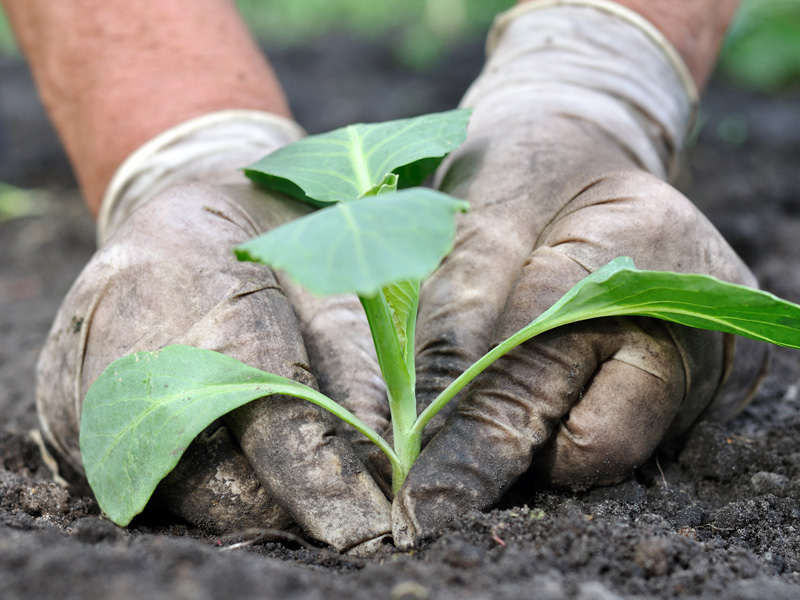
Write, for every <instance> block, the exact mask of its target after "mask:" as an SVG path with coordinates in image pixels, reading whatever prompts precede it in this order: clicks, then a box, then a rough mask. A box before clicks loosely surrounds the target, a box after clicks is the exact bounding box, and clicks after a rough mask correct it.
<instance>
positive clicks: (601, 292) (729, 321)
mask: <svg viewBox="0 0 800 600" xmlns="http://www.w3.org/2000/svg"><path fill="white" fill-rule="evenodd" d="M626 315H627V316H641V317H655V318H658V319H663V320H666V321H672V322H674V323H679V324H681V325H688V326H690V327H697V328H700V329H710V330H713V331H724V332H726V333H733V334H736V335H741V336H744V337H749V338H752V339H755V340H761V341H765V342H770V343H772V344H777V345H779V346H787V347H789V348H800V305H797V304H794V303H792V302H788V301H786V300H782V299H780V298H778V297H777V296H774V295H773V294H770V293H768V292H763V291H760V290H755V289H752V288H748V287H745V286H741V285H736V284H733V283H727V282H724V281H720V280H719V279H716V278H714V277H710V276H708V275H696V274H686V273H672V272H668V271H640V270H638V269H636V267H635V266H634V264H633V261H632V260H631V259H630V258H628V257H620V258H617V259H614V260H613V261H611V262H610V263H608V264H607V265H605V266H604V267H602V268H600V269H598V270H597V271H595V272H594V273H592V274H591V275H589V276H588V277H586V278H584V279H582V280H581V281H579V282H578V283H577V284H575V286H574V287H573V288H572V289H571V290H570V291H568V292H567V293H566V294H564V296H562V297H561V298H560V299H559V300H558V302H556V303H555V304H554V305H553V306H551V307H550V308H549V309H548V310H546V311H545V312H543V313H542V314H541V315H540V316H539V317H538V318H537V319H536V320H534V321H533V322H532V323H530V324H529V325H527V326H526V327H524V328H522V329H521V330H520V331H518V332H517V333H515V334H514V335H512V336H511V337H510V338H508V339H507V340H505V341H504V342H502V343H500V344H498V345H497V346H496V347H495V348H493V349H492V350H491V351H490V352H488V353H487V354H485V355H484V356H483V357H482V358H481V359H479V360H478V361H477V362H476V363H475V364H473V365H472V366H471V367H469V368H468V369H467V370H466V371H465V372H464V373H462V374H461V375H460V376H459V377H458V378H456V380H455V381H453V383H451V384H450V385H449V386H448V387H447V388H446V389H445V390H444V391H443V392H442V393H441V394H440V395H439V396H438V397H437V398H436V400H434V402H432V403H431V404H430V405H429V406H428V408H426V409H425V411H423V413H422V414H421V415H420V416H419V419H418V420H417V423H416V424H415V426H414V427H415V429H417V430H419V431H421V430H422V428H424V427H425V425H426V424H427V423H428V422H429V421H430V419H431V418H432V417H433V416H434V415H435V414H436V413H437V412H439V410H441V409H442V407H443V406H444V405H445V404H447V402H449V401H450V400H451V399H452V398H453V397H455V395H456V394H457V393H458V392H459V391H460V390H462V389H463V388H464V386H466V385H467V384H468V383H469V382H470V381H472V380H473V379H474V378H475V377H477V375H478V374H479V373H481V372H482V371H483V370H484V369H486V367H488V366H489V365H490V364H491V363H493V362H494V361H496V360H497V359H499V358H500V357H502V356H503V355H504V354H506V353H507V352H509V351H510V350H512V349H513V348H515V347H517V346H519V345H520V344H522V343H524V342H526V341H527V340H529V339H531V338H533V337H534V336H537V335H539V334H540V333H544V332H545V331H549V330H550V329H554V328H556V327H560V326H561V325H567V324H569V323H575V322H578V321H585V320H587V319H596V318H601V317H614V316H626Z"/></svg>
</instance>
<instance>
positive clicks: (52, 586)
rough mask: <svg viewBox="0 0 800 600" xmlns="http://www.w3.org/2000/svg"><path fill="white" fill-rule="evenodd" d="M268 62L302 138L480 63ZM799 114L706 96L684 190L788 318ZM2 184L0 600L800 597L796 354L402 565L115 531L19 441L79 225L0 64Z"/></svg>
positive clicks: (797, 257)
mask: <svg viewBox="0 0 800 600" xmlns="http://www.w3.org/2000/svg"><path fill="white" fill-rule="evenodd" d="M271 55H272V57H273V60H274V62H275V64H276V68H277V70H278V72H279V74H280V75H281V77H282V79H283V81H284V82H285V84H286V87H287V89H288V92H289V95H290V97H291V98H292V101H293V103H294V106H295V109H296V113H297V116H298V119H299V120H300V121H301V122H302V123H303V124H305V125H306V126H307V127H308V129H309V130H311V131H320V130H324V129H329V128H331V127H335V126H339V125H342V124H344V123H347V122H351V121H354V120H377V119H386V118H395V117H401V116H407V115H411V114H418V113H422V112H428V111H433V110H440V109H446V108H449V107H451V106H452V105H453V104H455V102H456V101H457V99H458V98H459V97H460V95H461V93H463V90H464V89H465V87H466V86H467V85H468V83H469V81H470V80H471V78H472V77H474V75H475V74H476V72H477V70H478V69H479V67H480V61H481V50H480V47H479V46H478V45H474V46H469V47H465V48H462V49H460V50H458V51H456V52H455V53H454V54H453V55H452V56H450V57H448V58H447V59H446V60H445V61H444V62H443V63H442V64H441V65H439V67H437V68H436V69H435V70H432V71H431V72H429V73H422V74H419V73H409V72H405V71H403V69H402V68H401V67H399V66H398V65H396V64H395V63H394V60H393V57H392V56H391V55H390V54H389V53H387V52H384V51H382V50H380V49H376V48H374V47H363V46H360V45H359V44H357V43H354V42H352V41H350V40H346V39H330V40H326V41H325V42H324V43H323V42H320V43H319V44H318V45H317V46H315V47H312V48H308V49H306V50H303V51H294V52H277V53H271ZM798 100H800V98H798V96H797V94H795V95H794V96H792V95H791V94H790V95H788V96H787V97H785V98H783V99H778V100H774V99H773V100H769V99H766V98H762V97H756V96H751V95H747V94H744V93H741V92H736V91H733V90H726V89H725V88H723V87H722V86H720V85H719V84H718V85H716V86H715V87H713V88H712V90H711V91H710V93H709V95H708V96H707V100H706V109H707V110H706V111H705V114H706V125H705V128H704V130H703V133H702V134H701V135H700V138H699V141H698V143H697V145H696V147H695V148H694V150H693V151H692V152H691V154H690V157H689V165H688V168H687V170H686V174H685V175H684V179H683V182H682V187H683V188H684V189H685V190H686V191H687V193H688V194H689V195H690V196H691V197H692V198H694V199H695V200H696V202H697V203H698V204H699V206H700V207H701V208H702V209H703V210H704V211H705V212H706V214H707V215H708V216H709V217H710V218H711V220H712V221H714V222H715V223H716V224H717V226H718V227H719V228H720V229H721V231H722V232H723V234H724V235H725V236H726V237H727V238H728V239H729V240H730V241H731V243H732V244H733V245H734V246H735V248H736V249H737V251H738V252H739V253H740V254H741V255H742V256H743V257H744V259H745V260H746V261H747V262H748V263H749V264H750V265H751V267H752V268H753V269H754V271H755V272H756V273H757V275H758V276H759V277H760V279H761V281H762V284H763V285H764V287H766V288H767V289H769V290H771V291H773V292H775V293H777V294H779V295H781V296H783V297H785V298H788V299H791V300H793V301H795V302H800V243H798V241H800V169H798V165H800V102H798ZM732 127H733V130H734V132H735V133H736V136H734V137H735V140H734V141H736V142H737V144H739V145H737V146H734V145H730V144H731V140H732V138H731V135H730V131H731V128H732ZM726 132H727V133H726ZM725 139H727V140H728V143H727V144H726V143H725V142H724V141H723V140H725ZM0 180H6V181H11V182H14V183H17V184H19V185H25V186H35V187H39V188H44V189H45V190H47V192H46V193H44V194H43V195H42V196H41V197H40V199H39V200H40V202H39V205H38V208H40V209H41V210H40V211H34V212H38V213H40V214H30V215H28V216H23V217H20V218H17V219H14V220H10V221H5V222H2V223H0V256H2V257H3V258H2V260H1V261H0V381H2V387H0V414H2V424H0V461H1V462H0V598H3V599H5V600H11V599H13V598H57V599H59V600H67V599H71V598H99V597H113V598H135V597H142V598H170V599H172V598H223V597H236V598H241V599H246V598H270V597H276V598H328V597H345V596H346V597H348V598H349V599H351V600H357V599H359V598H376V597H378V598H391V599H393V600H400V599H424V598H441V599H444V598H487V599H489V598H490V599H499V598H542V599H557V598H579V599H582V600H590V599H591V600H606V599H609V600H610V599H614V598H632V597H636V598H673V597H682V598H720V597H723V598H732V599H742V600H744V599H754V600H760V599H762V598H770V599H776V600H777V599H782V598H786V599H788V598H798V597H800V502H798V498H799V497H800V392H799V391H798V386H799V385H800V354H798V353H797V352H796V351H788V350H782V349H776V350H775V352H774V354H773V362H772V370H771V372H770V375H769V376H768V378H767V380H766V382H765V384H764V386H763V388H762V390H761V392H760V393H759V395H758V397H757V398H756V400H755V401H754V403H753V404H752V406H751V407H750V408H749V409H747V411H746V412H745V413H744V414H743V415H741V416H740V417H738V418H737V419H736V420H735V421H733V422H731V423H727V424H725V425H717V424H703V425H700V426H698V427H697V428H695V430H694V431H693V432H692V433H691V434H690V435H689V436H688V439H687V440H686V441H685V444H683V445H682V446H679V447H676V448H673V449H669V450H665V451H661V452H660V453H659V455H658V456H657V457H655V458H654V459H652V460H651V461H650V462H649V463H648V464H646V465H645V466H644V467H643V468H641V469H640V470H639V472H638V473H637V474H636V476H635V477H634V478H632V479H631V480H629V481H626V482H624V483H623V484H621V485H618V486H615V487H609V488H602V489H596V490H593V491H590V492H587V493H584V494H579V495H573V494H562V493H540V494H538V495H534V496H528V497H517V496H515V495H514V494H511V495H510V496H509V498H508V499H507V501H506V503H505V505H504V506H503V507H501V508H499V509H496V510H493V511H491V512H489V513H486V514H482V513H477V512H476V513H473V514H469V515H467V516H466V517H465V518H463V519H461V520H460V521H459V522H458V523H457V524H456V525H455V526H454V528H452V529H451V530H450V531H448V532H446V533H445V534H444V535H442V536H441V537H440V538H439V539H437V540H435V541H433V542H431V543H429V544H428V545H426V546H424V547H423V548H422V549H421V550H419V551H417V552H413V553H394V554H387V556H384V557H383V558H379V559H372V560H360V559H350V558H346V557H342V556H339V555H337V554H335V553H333V552H331V551H329V550H326V549H320V548H315V547H312V546H307V545H306V544H305V543H300V542H298V541H296V540H290V539H283V540H280V539H277V538H274V537H273V538H268V539H266V540H261V541H259V542H257V543H254V544H252V545H249V546H245V547H237V548H232V547H231V545H232V544H234V543H236V542H240V541H242V540H244V539H246V536H242V537H239V538H236V539H234V540H228V539H218V538H211V537H209V536H207V535H205V534H204V533H202V532H200V531H198V530H195V529H191V528H188V527H186V526H184V525H181V524H178V523H163V522H161V523H159V522H156V521H153V520H152V519H151V520H150V521H144V520H140V521H139V522H138V523H135V524H134V525H133V526H131V527H130V528H128V529H121V528H118V527H116V526H115V525H113V524H112V523H110V522H109V521H107V520H104V519H103V518H102V517H101V516H100V515H99V510H98V508H97V505H96V504H95V502H94V501H93V500H92V499H91V498H90V497H85V496H82V495H81V494H80V493H78V492H76V491H75V490H67V489H64V488H62V487H60V486H58V485H56V484H55V483H53V481H52V480H51V478H50V475H49V472H48V470H47V468H46V467H45V465H44V464H43V462H42V459H41V456H40V453H39V451H38V448H37V446H36V444H35V442H34V441H33V438H32V437H31V435H30V434H29V432H30V431H31V430H33V429H35V428H36V426H37V424H36V416H35V410H34V405H33V403H34V400H33V399H34V393H33V371H34V365H35V362H36V356H37V353H38V351H39V348H40V346H41V344H42V341H43V340H44V337H45V334H46V332H47V329H48V328H49V325H50V322H51V320H52V318H53V316H54V314H55V312H56V310H57V308H58V305H59V302H60V300H61V298H62V296H63V295H64V294H65V292H66V290H67V289H68V287H69V285H70V284H71V282H72V280H73V279H74V278H75V276H76V275H77V273H78V271H79V270H80V268H81V267H82V265H83V264H84V263H85V262H86V261H87V260H88V258H89V256H90V254H91V253H92V251H93V225H92V223H91V221H90V219H89V217H88V216H87V214H86V213H85V211H84V209H83V208H82V205H81V200H80V198H79V196H78V195H77V193H76V192H74V191H73V190H74V184H73V182H72V179H71V176H70V175H69V171H68V167H67V165H66V162H65V160H64V158H63V155H62V154H61V151H60V150H59V149H58V146H57V143H56V141H55V138H54V136H53V134H52V131H51V130H50V129H49V127H48V126H47V124H46V123H45V121H44V117H43V114H42V112H41V108H40V107H38V105H37V102H36V100H35V96H34V92H33V89H32V86H31V84H30V80H29V78H28V75H27V73H26V71H25V69H24V67H23V66H22V65H19V64H16V63H13V62H6V63H0Z"/></svg>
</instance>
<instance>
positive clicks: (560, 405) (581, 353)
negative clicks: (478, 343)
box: [393, 247, 685, 544]
mask: <svg viewBox="0 0 800 600" xmlns="http://www.w3.org/2000/svg"><path fill="white" fill-rule="evenodd" d="M587 274H588V273H587V270H586V269H585V268H584V267H583V266H581V265H580V264H579V263H578V262H576V261H574V260H573V259H572V258H571V257H570V256H567V255H565V254H563V253H561V252H560V251H558V250H556V249H552V248H549V247H540V248H539V249H537V250H536V251H535V252H534V253H533V254H532V255H531V257H530V259H529V260H528V262H527V263H526V264H525V266H524V268H523V269H522V270H521V274H520V277H519V279H518V280H517V281H516V283H515V285H514V288H513V290H512V291H511V293H510V295H509V298H508V300H507V303H506V307H505V310H504V312H503V314H502V315H501V317H500V319H499V321H498V324H497V327H496V331H495V336H496V337H495V338H494V340H493V342H494V343H499V342H500V341H502V340H503V339H506V338H507V337H508V336H509V335H511V334H512V333H514V332H516V331H518V330H519V329H521V328H522V327H524V326H525V325H526V324H527V323H529V322H530V321H531V320H533V319H534V318H535V317H536V316H538V315H539V314H541V312H543V311H544V310H545V309H546V308H548V307H549V306H551V305H552V304H553V303H554V302H555V301H556V300H557V299H558V298H560V297H561V296H562V295H563V294H564V293H565V292H566V291H567V290H568V289H569V288H570V287H572V285H573V284H574V283H575V282H577V281H579V280H580V279H581V278H583V277H584V276H585V275H587ZM609 322H611V323H615V324H616V325H615V326H614V327H612V328H609V327H610V326H609V325H608V323H609ZM619 322H620V321H619V320H611V321H589V322H586V323H582V324H576V325H573V326H570V327H568V328H562V329H563V331H562V329H560V330H557V331H555V332H549V333H548V334H545V335H543V336H540V337H539V338H537V339H534V340H531V341H529V342H528V343H527V344H525V345H524V346H523V347H520V348H517V349H515V350H514V351H512V352H511V353H509V354H508V355H506V356H505V357H503V358H502V359H500V360H499V361H498V362H496V363H494V364H493V365H492V366H491V367H489V369H487V371H486V372H485V373H484V374H483V375H482V376H479V377H478V378H477V379H476V380H475V381H474V382H473V384H472V385H471V386H470V387H469V388H468V390H469V391H468V395H467V397H466V398H465V399H464V400H462V402H461V403H460V404H459V406H458V408H457V410H456V412H455V413H454V414H453V415H452V416H451V417H450V418H449V419H448V422H447V425H445V427H444V428H443V429H442V430H441V431H440V432H439V433H438V434H437V435H436V436H435V438H434V439H433V441H431V443H430V444H429V446H428V447H427V448H426V449H425V451H424V452H423V454H422V455H421V457H420V460H418V461H417V464H416V465H415V466H414V468H412V470H411V472H410V473H409V476H408V478H407V480H406V483H405V485H404V486H403V488H402V489H401V491H400V493H399V495H398V497H397V498H396V499H395V503H394V508H393V519H394V530H395V539H396V541H397V540H398V539H399V540H400V543H405V544H413V543H414V542H415V541H416V540H418V539H420V538H421V537H425V536H427V535H430V534H431V533H432V532H435V531H436V530H438V529H439V528H441V526H442V524H443V523H446V522H447V521H449V520H451V519H453V518H454V517H455V516H456V515H458V514H462V513H463V512H465V511H467V510H470V509H473V508H479V509H480V508H485V507H488V506H491V505H492V504H493V503H495V502H497V500H499V498H500V497H501V495H502V494H503V493H504V492H505V491H506V490H507V489H508V487H509V486H510V485H511V484H512V483H513V482H514V481H515V480H516V479H517V478H518V477H519V476H520V475H521V474H522V473H524V472H525V471H526V470H527V469H528V467H529V466H530V464H531V460H532V457H533V456H534V453H535V452H536V451H537V450H538V449H539V448H541V447H542V445H543V444H544V443H545V442H546V441H547V440H548V439H549V438H550V436H551V434H552V433H553V429H554V428H555V427H556V425H557V424H558V423H559V421H560V419H561V418H562V417H564V416H565V415H566V414H567V413H568V412H569V411H570V409H571V407H572V405H573V404H574V403H575V402H577V401H578V399H579V397H580V394H581V393H582V391H583V390H585V389H586V388H587V386H588V385H589V383H590V382H591V381H593V378H594V377H595V376H596V372H597V371H598V370H600V368H601V366H602V365H603V364H604V363H605V362H606V361H607V360H608V359H609V358H611V357H612V356H614V355H615V354H616V353H619V352H620V351H622V350H623V349H624V348H628V351H627V355H628V356H631V355H632V352H631V348H635V347H636V343H638V344H639V345H642V343H643V342H641V340H647V341H649V340H651V339H653V336H652V335H644V334H642V333H641V331H640V330H639V329H633V330H632V333H631V327H630V326H629V325H625V326H621V325H619V324H618V323H619ZM626 323H627V321H626ZM659 331H660V332H662V333H661V335H660V338H659V339H660V340H661V341H660V343H659V344H655V347H653V348H643V349H641V350H640V352H641V353H642V358H641V359H640V362H642V363H643V364H644V365H646V366H647V360H649V362H650V363H651V364H650V365H649V367H648V369H649V371H650V372H653V373H656V374H657V376H656V377H654V378H653V380H652V382H651V383H652V386H651V387H652V391H651V392H650V393H651V394H652V395H653V396H655V397H658V396H659V394H661V395H666V396H669V397H673V396H674V395H675V394H674V390H675V389H679V392H678V393H677V397H678V398H679V399H682V398H683V393H684V391H685V389H684V388H685V385H684V384H683V376H684V375H683V364H682V362H681V360H680V355H679V353H677V352H676V351H675V350H674V344H673V340H672V338H671V337H670V336H668V335H667V334H666V333H665V332H663V331H662V330H659ZM568 332H569V333H568ZM637 340H639V341H637ZM634 342H636V343H634ZM670 350H671V351H670ZM665 357H671V358H670V360H669V361H667V363H666V366H664V365H663V364H662V361H664V360H666V358H665ZM611 372H612V373H613V372H614V370H613V368H612V370H611ZM675 378H680V382H681V384H676V383H675ZM600 381H602V379H601V380H600ZM660 382H662V383H660ZM663 382H668V383H669V385H668V386H666V387H669V388H670V389H672V390H673V392H665V391H661V392H660V391H659V388H664V387H665V385H666V384H665V383H663ZM682 385H683V387H681V386H682ZM675 386H677V387H675ZM603 389H604V386H601V387H600V393H601V394H602V391H603ZM608 389H610V390H613V386H608ZM615 393H616V392H615ZM623 406H624V402H623ZM667 414H668V417H665V419H666V421H667V422H666V425H664V426H663V429H664V430H665V429H666V427H667V426H668V425H669V423H670V422H671V421H672V419H673V418H674V416H675V411H674V410H672V409H671V408H670V409H669V410H668V412H667ZM656 434H657V440H656V443H657V442H658V441H660V439H661V436H662V435H663V431H662V430H661V429H659V430H658V431H657V432H656ZM648 435H651V434H648ZM423 456H424V457H425V459H424V460H423V458H422V457H423ZM626 468H627V467H626ZM437 472H438V473H450V474H452V476H449V477H441V478H440V479H438V480H437V475H436V473H437ZM615 472H616V467H615Z"/></svg>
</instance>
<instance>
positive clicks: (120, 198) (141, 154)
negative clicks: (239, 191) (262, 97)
mask: <svg viewBox="0 0 800 600" xmlns="http://www.w3.org/2000/svg"><path fill="white" fill-rule="evenodd" d="M304 135H305V132H304V131H303V129H302V128H301V127H300V126H299V125H298V124H297V123H295V122H294V121H292V120H290V119H286V118H284V117H280V116H278V115H274V114H271V113H266V112H262V111H257V110H224V111H218V112H213V113H209V114H206V115H203V116H201V117H197V118H194V119H191V120H189V121H186V122H184V123H181V124H179V125H176V126H175V127H171V128H170V129H167V130H166V131H164V132H162V133H160V134H159V135H157V136H156V137H155V138H153V139H151V140H150V141H148V142H146V143H145V144H144V145H142V146H141V147H140V148H139V149H138V150H136V151H135V152H134V153H133V154H131V155H130V156H129V157H128V158H127V159H126V160H125V161H124V162H123V163H122V165H120V167H119V168H118V169H117V171H116V173H115V174H114V176H113V177H112V179H111V182H110V183H109V184H108V188H107V189H106V192H105V194H104V195H103V201H102V203H101V205H100V212H99V214H98V217H97V244H98V246H102V245H103V244H104V243H105V241H106V240H108V238H110V237H111V236H112V235H113V234H114V232H115V231H116V230H117V229H118V228H119V226H120V225H121V224H122V223H123V222H124V221H125V219H127V217H128V215H130V214H131V213H132V212H133V211H134V210H135V209H136V208H138V207H139V206H141V205H142V204H144V203H145V202H146V201H147V200H149V199H150V198H152V197H153V196H154V195H156V194H157V193H159V192H160V191H163V190H165V189H166V188H168V187H171V186H173V185H176V184H179V183H188V182H190V181H203V182H206V183H217V184H222V183H232V182H237V181H241V179H242V174H241V173H240V172H239V169H241V168H242V167H244V166H246V165H248V164H251V163H253V162H255V161H257V160H258V159H260V158H262V157H263V156H264V155H266V154H269V153H270V152H272V151H273V150H275V149H276V148H279V147H280V146H284V145H286V144H288V143H291V142H293V141H295V140H298V139H300V138H301V137H303V136H304Z"/></svg>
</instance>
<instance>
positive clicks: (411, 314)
mask: <svg viewBox="0 0 800 600" xmlns="http://www.w3.org/2000/svg"><path fill="white" fill-rule="evenodd" d="M383 295H384V297H385V298H386V303H387V304H388V305H389V309H390V310H391V312H392V322H393V323H394V328H395V330H396V331H397V339H398V340H399V342H400V350H401V351H402V352H403V358H404V359H405V360H406V363H408V359H409V353H410V354H413V353H414V329H415V325H416V320H417V305H418V303H419V281H418V280H414V281H400V282H398V283H393V284H390V285H387V286H386V287H385V288H383Z"/></svg>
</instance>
